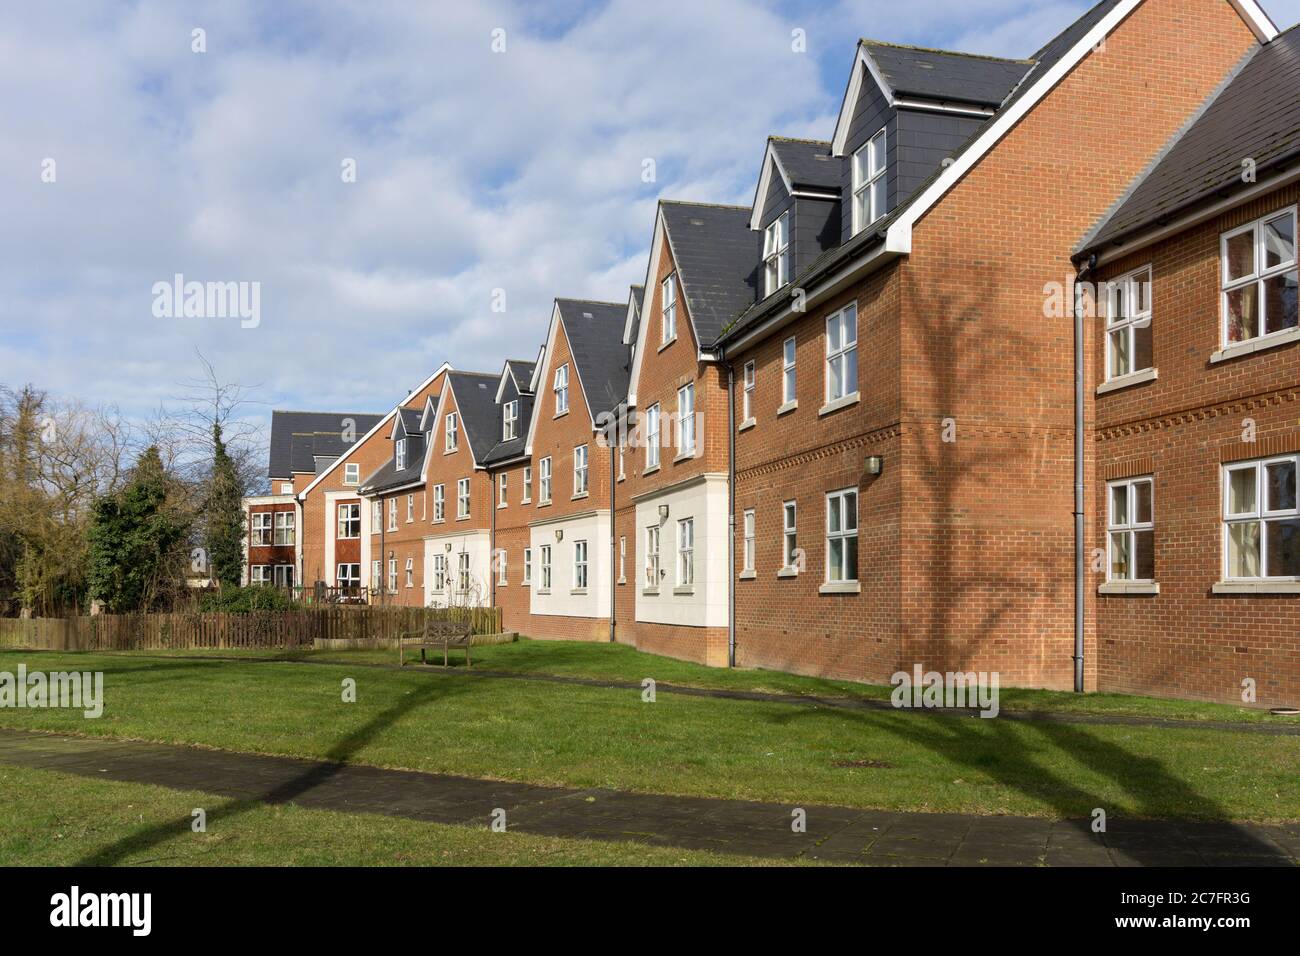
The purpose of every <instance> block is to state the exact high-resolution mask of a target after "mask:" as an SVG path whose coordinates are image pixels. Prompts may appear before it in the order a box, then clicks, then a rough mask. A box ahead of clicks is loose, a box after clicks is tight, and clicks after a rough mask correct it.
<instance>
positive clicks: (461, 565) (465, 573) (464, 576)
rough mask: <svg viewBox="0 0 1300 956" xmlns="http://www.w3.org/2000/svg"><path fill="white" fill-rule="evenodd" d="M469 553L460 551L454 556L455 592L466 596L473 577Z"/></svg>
mask: <svg viewBox="0 0 1300 956" xmlns="http://www.w3.org/2000/svg"><path fill="white" fill-rule="evenodd" d="M470 565H471V562H470V553H469V552H468V551H460V552H458V553H457V554H456V592H457V593H458V594H468V593H469V590H470V585H471V584H472V583H473V582H472V577H473V575H472V574H471V570H472V568H471V566H470Z"/></svg>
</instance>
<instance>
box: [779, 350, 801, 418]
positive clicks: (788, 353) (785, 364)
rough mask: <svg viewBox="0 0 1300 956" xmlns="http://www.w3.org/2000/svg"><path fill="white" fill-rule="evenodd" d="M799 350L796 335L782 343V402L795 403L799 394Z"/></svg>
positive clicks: (784, 403)
mask: <svg viewBox="0 0 1300 956" xmlns="http://www.w3.org/2000/svg"><path fill="white" fill-rule="evenodd" d="M798 386H799V381H798V351H797V347H796V343H795V340H794V336H793V335H792V336H790V337H789V338H788V339H786V340H785V341H784V342H782V343H781V404H782V406H785V405H791V404H793V403H794V400H795V398H796V397H797V395H798Z"/></svg>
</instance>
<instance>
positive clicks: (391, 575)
mask: <svg viewBox="0 0 1300 956" xmlns="http://www.w3.org/2000/svg"><path fill="white" fill-rule="evenodd" d="M388 593H389V594H396V593H397V559H396V558H389V559H388Z"/></svg>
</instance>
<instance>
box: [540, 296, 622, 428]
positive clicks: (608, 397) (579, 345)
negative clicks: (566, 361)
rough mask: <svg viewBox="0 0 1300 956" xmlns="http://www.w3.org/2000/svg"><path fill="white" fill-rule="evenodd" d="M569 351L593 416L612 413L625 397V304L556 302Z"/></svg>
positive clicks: (558, 300) (579, 301) (580, 301)
mask: <svg viewBox="0 0 1300 956" xmlns="http://www.w3.org/2000/svg"><path fill="white" fill-rule="evenodd" d="M555 305H556V307H557V308H558V309H559V310H560V318H561V320H562V321H563V322H564V334H565V335H566V336H567V337H568V340H569V351H570V352H571V353H572V354H573V362H574V364H575V365H576V366H577V367H578V378H579V379H580V380H581V382H582V388H583V391H584V393H585V394H586V397H587V404H588V405H589V406H590V408H591V414H592V415H593V416H595V415H599V414H600V413H601V412H608V411H613V410H614V409H615V408H617V407H618V406H619V405H620V404H621V403H622V401H623V399H624V398H626V397H627V385H628V380H629V378H630V377H631V364H632V363H631V360H630V357H631V350H630V349H629V348H628V346H626V345H624V344H623V323H624V321H625V320H626V319H627V303H626V302H592V301H589V300H587V299H556V300H555Z"/></svg>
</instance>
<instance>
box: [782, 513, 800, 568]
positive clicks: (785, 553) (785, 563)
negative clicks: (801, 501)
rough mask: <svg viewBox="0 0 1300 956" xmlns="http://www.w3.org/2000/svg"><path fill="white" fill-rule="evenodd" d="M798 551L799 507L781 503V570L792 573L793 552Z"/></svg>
mask: <svg viewBox="0 0 1300 956" xmlns="http://www.w3.org/2000/svg"><path fill="white" fill-rule="evenodd" d="M798 549H799V505H798V503H797V502H795V501H783V502H781V570H783V571H793V570H794V561H795V551H797V550H798Z"/></svg>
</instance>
